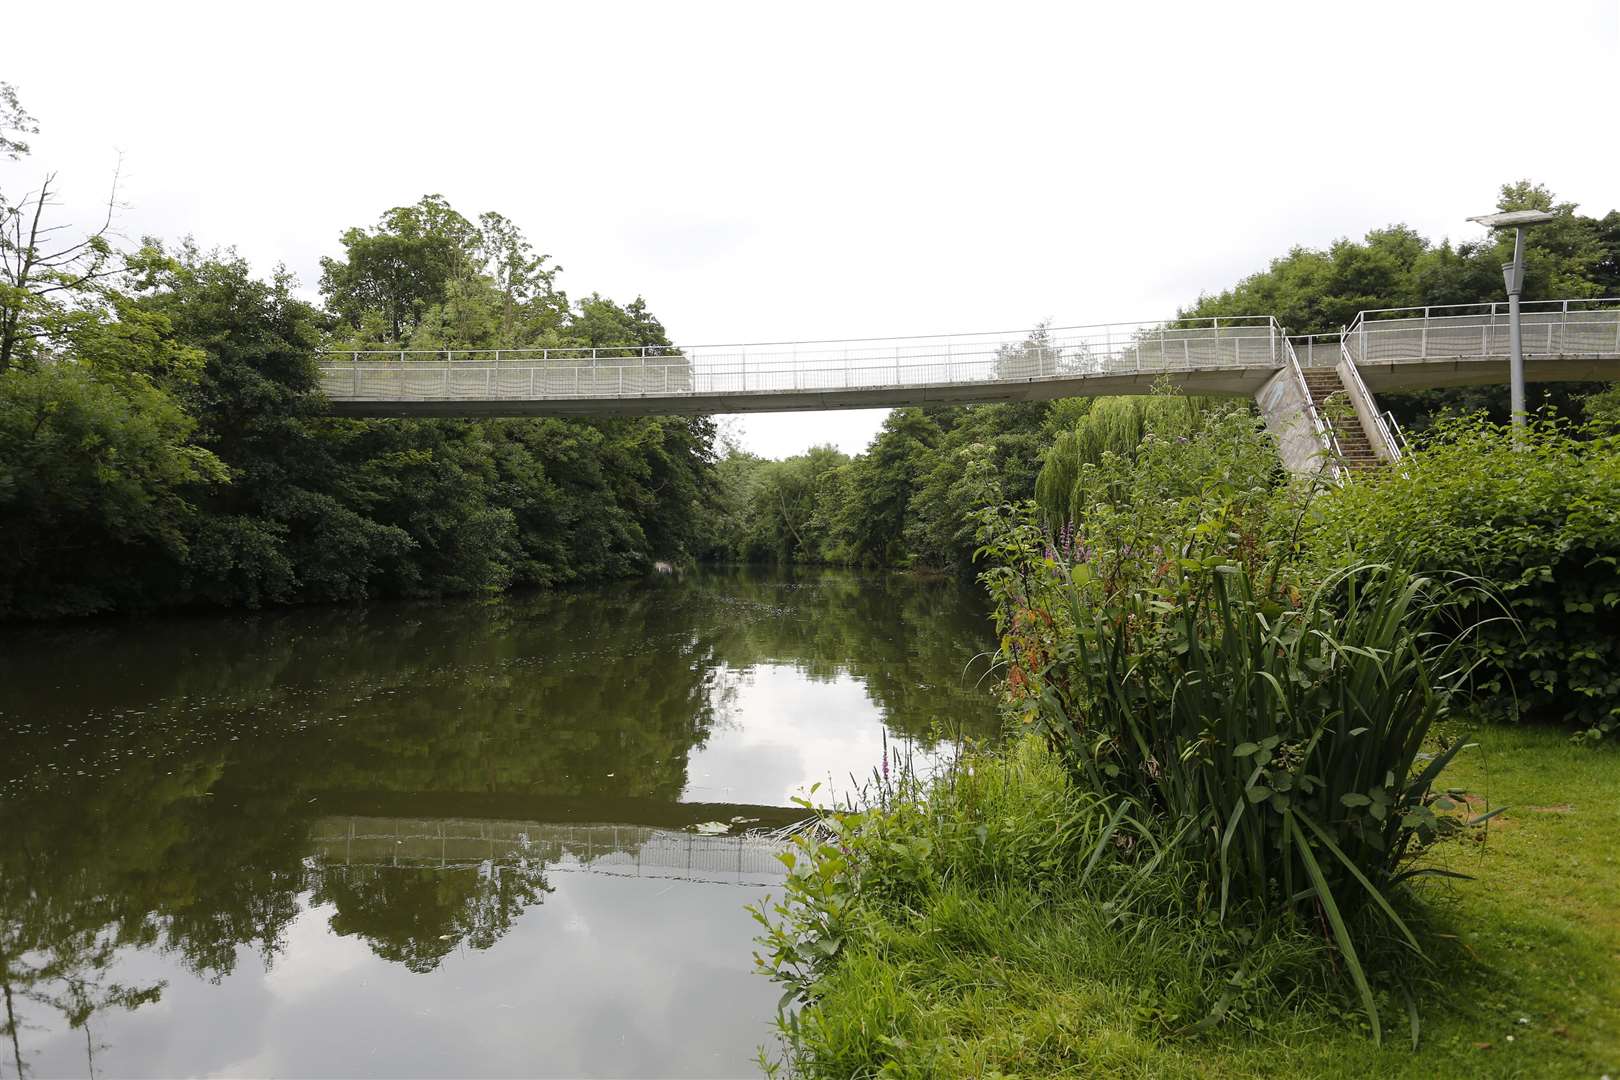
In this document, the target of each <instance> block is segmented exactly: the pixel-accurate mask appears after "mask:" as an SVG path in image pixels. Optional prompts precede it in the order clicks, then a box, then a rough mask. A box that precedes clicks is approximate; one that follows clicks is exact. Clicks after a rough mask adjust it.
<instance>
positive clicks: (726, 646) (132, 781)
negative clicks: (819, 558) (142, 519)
mask: <svg viewBox="0 0 1620 1080" xmlns="http://www.w3.org/2000/svg"><path fill="white" fill-rule="evenodd" d="M991 644H992V641H991V633H990V630H989V626H988V623H987V622H986V620H985V611H984V608H983V605H982V602H981V601H980V599H979V597H978V595H977V593H976V591H975V590H973V589H972V588H971V587H969V586H966V585H962V584H959V583H954V582H944V581H927V580H919V579H916V578H911V577H900V576H892V577H882V576H861V575H856V574H850V573H831V572H829V573H801V574H782V573H767V572H761V571H751V570H731V569H714V570H705V571H701V572H699V573H696V574H691V575H687V576H686V577H684V578H682V579H679V580H676V579H668V578H661V579H657V580H653V581H648V582H639V583H634V584H627V585H620V586H611V587H599V588H591V589H579V590H570V591H562V592H554V593H540V594H525V595H515V596H510V597H505V598H501V599H498V600H488V601H481V600H474V601H450V602H432V603H426V602H424V603H391V604H377V605H371V606H368V607H365V608H322V609H303V610H295V611H284V612H274V613H235V614H229V615H220V614H208V615H187V616H174V617H161V618H159V617H152V618H142V619H131V620H105V621H96V622H89V623H82V624H73V625H64V626H50V627H12V628H7V629H4V630H3V631H0V977H3V986H0V991H3V992H4V993H3V998H4V1000H3V1002H0V1007H3V1008H4V1009H5V1010H6V1011H5V1012H4V1013H0V1024H3V1025H4V1027H3V1028H0V1032H3V1034H4V1036H5V1038H4V1040H3V1046H0V1078H4V1077H12V1076H15V1075H17V1074H18V1072H22V1073H23V1074H24V1075H26V1076H39V1077H46V1076H82V1075H86V1074H89V1073H92V1072H93V1073H95V1074H96V1075H107V1076H130V1077H141V1076H185V1075H221V1076H234V1075H255V1076H257V1075H278V1076H332V1075H344V1076H497V1075H521V1076H576V1075H583V1076H747V1075H754V1074H756V1069H755V1066H754V1064H753V1062H754V1060H755V1055H756V1049H757V1048H758V1047H760V1046H761V1045H764V1044H768V1043H770V1042H771V1040H772V1031H771V1021H772V1019H773V1017H774V1014H775V1008H776V1002H777V999H778V997H779V989H778V988H777V987H775V986H773V985H772V984H771V983H770V982H769V981H768V980H767V979H766V978H764V977H763V976H761V975H759V974H756V973H755V972H754V971H753V970H752V967H753V964H752V957H751V951H752V948H753V945H752V938H753V935H754V933H755V931H756V930H757V929H758V928H757V926H756V925H755V924H754V922H753V921H752V919H751V917H750V916H749V914H748V913H747V911H746V910H745V907H744V905H745V904H748V903H751V902H757V901H758V900H759V899H760V898H761V897H763V896H765V895H767V894H769V893H772V892H773V891H779V886H780V880H781V874H782V867H781V864H780V863H779V862H778V861H777V860H776V859H775V857H774V851H775V848H774V846H773V845H772V844H771V843H770V842H768V841H765V840H762V839H760V838H759V831H760V830H765V829H769V828H771V827H775V826H780V825H783V824H786V823H788V822H791V821H793V820H794V819H795V818H797V817H801V816H802V811H798V810H796V809H795V808H794V805H793V799H794V797H795V796H797V795H802V794H804V793H805V792H806V791H807V789H808V788H809V786H810V785H812V784H816V783H820V784H821V785H822V788H821V790H820V791H818V793H817V796H816V797H817V799H818V800H820V799H825V798H826V797H827V796H828V794H829V793H832V794H834V795H841V794H847V793H848V792H850V791H851V790H852V788H854V787H856V786H858V785H859V784H860V783H862V782H863V781H864V780H866V779H869V778H870V777H871V776H872V774H873V771H874V770H881V769H882V768H883V765H884V760H885V755H886V754H887V755H889V760H890V767H891V769H892V768H894V767H896V766H895V765H894V761H895V757H896V756H902V755H905V754H911V755H913V756H914V758H915V760H916V761H918V762H920V763H921V764H923V765H924V766H926V765H927V764H928V763H930V762H932V761H935V760H937V759H938V758H939V757H940V756H942V755H944V754H947V753H949V747H950V745H951V743H952V740H953V739H955V738H957V737H959V736H968V737H974V738H989V737H992V736H993V734H994V731H995V718H994V710H993V707H992V702H991V700H990V696H989V692H988V689H987V687H988V684H989V680H988V679H984V680H981V676H982V675H983V672H984V669H985V663H984V661H983V659H982V658H981V659H980V660H978V661H977V662H974V657H975V655H976V654H980V653H982V652H983V650H985V649H987V648H989V647H990V646H991ZM715 823H719V825H717V824H715ZM720 825H724V826H726V832H724V833H723V834H721V833H719V826H720ZM699 826H701V827H702V828H701V829H698V828H697V827H699ZM773 886H776V887H777V888H776V889H775V890H773Z"/></svg>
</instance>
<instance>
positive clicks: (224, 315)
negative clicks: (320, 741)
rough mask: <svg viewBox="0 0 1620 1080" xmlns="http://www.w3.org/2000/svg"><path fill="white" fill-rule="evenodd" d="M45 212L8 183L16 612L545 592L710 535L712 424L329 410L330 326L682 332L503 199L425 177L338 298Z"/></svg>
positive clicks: (341, 332) (530, 336)
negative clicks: (613, 292) (574, 271)
mask: <svg viewBox="0 0 1620 1080" xmlns="http://www.w3.org/2000/svg"><path fill="white" fill-rule="evenodd" d="M21 149H26V148H25V147H23V148H21ZM21 149H19V151H18V153H20V152H21ZM49 210H50V203H49V183H48V182H47V185H46V187H45V188H44V189H43V190H40V191H37V192H35V193H31V194H29V195H27V196H25V197H24V198H22V199H21V200H20V201H17V202H15V203H13V202H11V201H8V200H6V199H5V198H4V197H3V196H0V224H3V225H4V226H5V227H4V228H3V229H0V249H3V250H0V256H3V258H0V266H3V267H4V269H5V280H4V281H3V282H0V285H3V286H4V287H3V288H0V347H3V349H0V353H3V355H0V534H3V535H5V537H6V538H7V546H8V548H9V549H10V552H11V556H12V557H10V558H8V559H6V560H5V561H4V562H3V563H0V617H6V616H11V617H17V616H22V617H30V616H52V615H69V614H81V613H85V612H94V611H104V610H111V609H129V608H140V607H151V606H160V605H177V604H216V605H250V606H257V605H262V604H282V603H296V602H305V601H331V600H358V599H364V598H366V597H372V596H389V595H399V596H416V595H426V594H437V593H452V592H476V591H482V590H488V589H499V588H505V587H508V586H512V585H525V584H533V585H553V584H559V583H564V582H571V581H581V580H591V579H600V578H609V577H620V576H624V575H627V574H633V573H637V572H640V571H642V570H643V569H644V568H646V567H647V566H648V565H649V563H650V562H651V561H652V560H653V559H665V560H668V561H671V562H681V561H687V560H690V559H691V558H693V557H695V556H696V555H697V554H699V553H701V552H703V551H706V550H709V549H711V548H712V547H713V540H712V538H711V534H712V525H711V523H710V519H711V518H712V514H711V513H710V506H711V503H712V500H713V495H714V490H715V489H714V483H713V479H712V466H713V439H714V428H713V425H712V423H710V422H709V421H708V420H706V419H670V418H650V419H626V420H600V421H577V420H550V419H548V420H488V421H471V420H466V421H462V420H422V421H345V420H336V419H332V418H329V417H325V416H323V415H322V414H323V412H324V409H323V407H322V403H321V399H320V396H319V394H318V392H317V388H316V385H315V364H314V356H315V350H316V349H317V348H318V347H320V346H321V345H323V344H341V345H342V346H344V347H347V348H365V347H374V346H385V347H436V346H439V345H443V344H456V345H462V346H499V345H507V346H510V345H519V344H521V345H533V344H539V345H579V346H599V347H606V348H612V347H630V346H644V345H658V344H667V343H668V341H667V338H666V337H665V335H664V331H663V328H662V326H660V325H659V323H658V321H657V320H656V319H655V318H654V317H653V316H652V315H651V313H650V312H649V311H648V310H647V307H646V305H645V304H644V303H643V302H642V301H641V300H639V299H638V300H636V301H634V302H632V303H630V304H628V305H623V306H621V305H619V304H616V303H614V302H613V301H611V300H607V299H604V298H602V297H600V296H596V295H592V296H590V297H587V298H586V299H585V300H583V301H581V302H578V303H571V302H570V301H569V300H568V298H567V297H566V296H565V295H564V294H563V293H561V292H560V291H558V290H557V288H556V285H555V279H556V273H557V272H556V270H555V269H554V268H552V267H550V266H549V265H548V260H547V259H546V257H544V256H537V255H535V254H534V253H533V251H532V249H531V247H530V245H529V243H528V241H527V240H525V238H524V237H523V235H522V233H521V232H520V231H519V230H518V229H517V228H516V226H514V225H513V224H512V223H511V222H510V221H508V220H507V219H505V218H503V217H501V216H500V215H498V214H484V215H482V216H481V217H480V218H479V220H478V223H477V224H474V223H472V222H471V221H469V220H468V219H467V218H465V217H463V216H462V215H460V214H459V213H457V212H456V211H455V210H454V209H453V208H451V207H450V206H449V205H448V204H447V203H446V202H445V201H444V200H443V199H442V198H440V197H438V196H428V197H427V198H424V199H423V200H421V201H420V202H419V203H417V204H415V205H413V206H406V207H396V208H394V209H393V210H390V211H388V212H387V213H386V214H384V215H383V217H382V219H381V221H379V223H378V224H377V225H376V226H375V227H374V228H372V229H351V230H349V231H348V232H347V233H345V234H344V236H343V256H342V257H341V258H329V259H326V260H323V274H322V280H321V288H322V292H323V294H324V297H325V300H326V309H325V310H322V309H320V308H317V307H315V306H313V305H311V304H309V303H307V302H305V301H303V300H301V299H299V298H298V296H297V295H296V290H295V283H294V282H293V281H292V280H291V279H290V277H289V276H288V275H286V274H284V273H278V274H277V275H275V276H274V277H273V278H272V279H271V280H268V281H265V280H261V279H258V278H256V277H255V276H254V275H253V274H252V273H251V272H250V270H249V268H248V266H247V265H246V263H245V262H244V261H243V260H242V259H240V258H239V257H237V256H236V255H234V254H233V253H229V252H226V253H213V254H205V253H202V252H199V251H197V250H196V249H195V248H193V247H191V246H190V245H189V244H188V245H184V246H182V247H180V248H179V249H178V250H175V251H173V252H170V251H165V250H164V249H163V248H162V247H161V246H160V245H159V244H157V243H156V242H155V241H148V242H147V243H146V244H145V245H143V246H142V247H141V248H140V249H139V250H138V251H134V252H121V251H118V250H116V249H115V248H114V247H113V246H112V244H111V242H110V240H109V239H108V236H109V234H108V232H107V229H106V228H105V227H104V228H103V229H102V230H101V231H98V232H95V233H92V234H90V235H88V236H86V237H85V238H84V239H83V240H82V241H80V242H79V243H77V244H69V245H67V246H65V247H58V246H57V245H58V241H56V240H54V239H52V237H51V232H50V229H51V225H50V224H49ZM40 221H43V222H45V224H43V225H41V224H38V222H40Z"/></svg>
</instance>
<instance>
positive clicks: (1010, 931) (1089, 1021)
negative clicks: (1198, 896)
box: [766, 728, 1620, 1080]
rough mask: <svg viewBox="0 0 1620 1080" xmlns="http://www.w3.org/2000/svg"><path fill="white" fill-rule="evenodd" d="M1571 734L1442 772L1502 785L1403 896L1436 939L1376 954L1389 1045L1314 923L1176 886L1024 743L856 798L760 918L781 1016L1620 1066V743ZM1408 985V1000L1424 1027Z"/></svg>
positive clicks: (1557, 1066) (994, 1053) (893, 1038)
mask: <svg viewBox="0 0 1620 1080" xmlns="http://www.w3.org/2000/svg"><path fill="white" fill-rule="evenodd" d="M1566 740H1567V736H1566V735H1563V734H1560V733H1556V732H1545V731H1536V730H1527V729H1516V728H1492V729H1487V730H1485V731H1484V732H1483V733H1481V734H1480V735H1479V736H1478V737H1477V738H1476V740H1475V741H1477V742H1478V743H1479V747H1478V749H1476V750H1470V751H1468V752H1466V753H1464V754H1463V755H1461V756H1460V757H1459V758H1458V759H1457V761H1456V762H1455V764H1454V765H1453V767H1452V769H1451V770H1450V771H1449V772H1448V773H1447V781H1446V784H1447V786H1449V787H1453V788H1464V789H1466V790H1467V791H1468V792H1469V793H1470V794H1471V795H1473V796H1477V797H1480V798H1488V799H1489V800H1490V804H1491V805H1492V806H1497V805H1506V806H1508V807H1509V809H1508V810H1507V811H1506V812H1505V813H1503V814H1501V815H1500V816H1498V817H1496V818H1495V819H1493V820H1492V821H1490V822H1489V823H1488V825H1487V826H1485V827H1484V828H1483V830H1482V832H1476V834H1475V835H1473V836H1472V837H1470V838H1467V839H1459V840H1452V841H1448V842H1445V843H1444V844H1442V845H1441V846H1440V847H1439V848H1437V849H1436V850H1435V852H1434V853H1432V854H1431V855H1430V856H1429V858H1430V860H1431V862H1432V863H1434V864H1436V865H1443V866H1446V867H1449V868H1450V869H1453V870H1456V871H1460V872H1463V873H1467V874H1470V875H1472V876H1473V877H1474V879H1475V880H1473V881H1466V882H1451V881H1440V880H1439V879H1429V883H1428V884H1423V885H1421V886H1416V887H1414V889H1413V890H1412V892H1413V895H1412V896H1410V897H1409V898H1407V900H1406V903H1405V905H1404V906H1405V909H1406V911H1407V913H1408V916H1409V920H1410V921H1412V922H1413V924H1414V927H1416V928H1420V936H1421V938H1422V940H1423V942H1424V946H1425V949H1426V951H1427V952H1428V954H1429V957H1430V960H1431V961H1432V963H1429V964H1425V963H1420V962H1417V961H1415V960H1403V959H1401V958H1399V957H1398V956H1397V957H1394V958H1391V957H1385V958H1382V962H1381V963H1380V964H1379V965H1378V966H1379V967H1381V968H1382V969H1383V970H1385V971H1394V972H1396V973H1397V976H1396V977H1394V978H1391V979H1388V980H1386V981H1385V982H1384V983H1383V984H1381V985H1380V988H1379V996H1380V1008H1381V1010H1382V1011H1383V1012H1384V1013H1385V1016H1386V1023H1385V1027H1386V1031H1387V1032H1388V1035H1387V1037H1386V1039H1385V1043H1384V1045H1383V1046H1381V1047H1380V1046H1376V1045H1374V1043H1373V1042H1372V1041H1371V1040H1370V1039H1369V1038H1368V1036H1367V1029H1366V1026H1365V1021H1364V1019H1363V1018H1362V1017H1361V1015H1360V1013H1359V1010H1358V1008H1357V1004H1356V1001H1355V999H1354V995H1353V994H1352V993H1351V992H1350V991H1349V989H1348V987H1347V986H1346V984H1345V982H1344V980H1343V977H1342V973H1339V972H1336V971H1335V970H1334V957H1333V954H1332V950H1331V949H1329V948H1327V947H1326V945H1325V943H1324V942H1323V940H1322V937H1321V935H1320V933H1316V932H1313V931H1312V930H1311V928H1308V927H1307V928H1302V929H1293V930H1290V929H1288V928H1287V927H1284V926H1277V927H1273V928H1270V929H1268V930H1265V931H1263V932H1260V933H1257V934H1254V935H1250V934H1249V933H1247V932H1245V931H1241V930H1233V929H1228V928H1223V927H1222V926H1220V925H1217V924H1216V922H1215V920H1214V919H1213V917H1212V916H1211V915H1209V914H1208V913H1207V912H1200V911H1199V909H1198V908H1199V905H1198V904H1197V903H1196V902H1194V901H1193V900H1191V899H1190V898H1189V896H1188V885H1189V883H1190V882H1191V881H1192V880H1193V879H1194V878H1195V876H1196V875H1195V874H1192V873H1187V874H1183V873H1181V868H1178V867H1177V866H1176V865H1174V863H1173V861H1170V860H1164V861H1159V862H1155V861H1154V860H1153V859H1152V857H1151V855H1150V853H1149V852H1147V851H1146V850H1145V849H1139V850H1136V851H1130V850H1128V849H1129V847H1130V845H1131V844H1132V843H1134V842H1136V841H1133V840H1127V839H1123V838H1124V837H1127V836H1129V835H1130V834H1129V832H1128V830H1123V829H1122V830H1119V831H1117V832H1116V833H1114V834H1109V835H1108V836H1103V835H1102V830H1103V829H1105V828H1106V826H1107V820H1106V815H1103V814H1099V813H1098V812H1097V809H1098V808H1097V807H1096V805H1095V804H1094V803H1093V802H1092V801H1091V800H1090V799H1089V797H1088V796H1086V795H1085V794H1084V793H1083V792H1079V791H1076V790H1075V789H1074V787H1073V786H1072V784H1071V782H1070V781H1069V780H1068V779H1067V776H1066V774H1065V771H1064V770H1063V769H1062V768H1061V767H1060V766H1059V765H1058V763H1057V762H1056V761H1055V760H1054V759H1053V758H1051V757H1050V756H1049V755H1048V754H1047V753H1046V752H1045V751H1044V749H1042V748H1041V747H1040V746H1039V745H1038V744H1037V743H1035V742H1033V741H1030V742H1026V743H1023V744H1020V745H1019V746H1017V747H1016V748H1015V749H1014V750H1013V751H1012V752H1010V753H1008V754H1007V755H1005V756H1002V757H999V758H985V759H982V760H979V761H977V762H976V763H975V765H974V767H973V768H972V769H971V770H969V771H965V772H963V773H961V774H959V775H957V776H956V777H954V778H952V779H951V781H950V782H949V783H943V784H940V785H937V786H936V787H935V789H934V790H933V791H932V792H931V793H928V794H926V795H924V794H922V793H920V792H917V793H913V794H911V795H910V796H907V795H906V794H905V793H902V794H901V795H900V796H899V797H897V798H895V799H892V800H890V801H889V804H888V805H887V807H885V808H883V809H880V810H877V811H872V812H869V813H868V814H866V815H864V816H862V817H860V818H858V819H856V820H854V821H851V822H850V823H849V824H848V826H847V828H848V829H849V833H848V835H846V836H844V837H842V838H840V840H839V841H838V842H835V843H832V844H829V845H825V846H823V847H821V848H820V849H819V851H817V852H816V853H815V855H816V857H815V859H814V864H815V870H814V871H813V872H812V873H809V874H800V875H797V877H796V879H795V880H796V881H798V882H800V883H801V884H800V885H799V888H798V893H797V895H796V896H795V897H794V900H793V902H792V903H790V904H788V905H786V907H785V908H784V909H782V910H780V911H778V912H777V913H776V915H775V917H774V918H773V920H772V923H773V925H775V926H776V927H777V928H778V932H777V933H775V934H773V935H771V936H770V937H768V938H767V941H766V944H767V946H768V948H767V950H766V955H767V960H768V962H771V963H773V964H774V966H775V968H776V969H777V971H778V972H779V974H782V975H784V976H786V977H788V978H789V979H796V980H798V983H799V985H800V986H801V987H802V988H805V989H807V990H808V995H809V998H810V999H811V1000H810V1003H809V1004H806V1005H805V1006H803V1007H802V1008H801V1009H799V1010H798V1011H797V1013H796V1014H795V1015H794V1019H793V1028H792V1032H791V1036H790V1039H791V1041H792V1042H793V1044H794V1047H795V1051H794V1058H795V1060H794V1065H795V1066H796V1067H797V1068H798V1069H799V1070H800V1071H801V1072H803V1073H804V1074H805V1075H810V1076H871V1075H896V1076H935V1075H938V1076H947V1075H950V1076H995V1075H1020V1076H1055V1075H1076V1076H1078V1075H1119V1076H1143V1077H1147V1076H1153V1077H1159V1076H1215V1077H1224V1076H1232V1077H1236V1076H1370V1075H1379V1076H1412V1077H1417V1076H1432V1075H1438V1074H1440V1073H1442V1072H1447V1073H1452V1074H1458V1075H1467V1076H1569V1077H1592V1078H1594V1080H1595V1078H1597V1077H1599V1076H1601V1075H1603V1074H1605V1073H1608V1074H1610V1075H1620V915H1617V913H1616V908H1615V905H1614V902H1613V901H1614V897H1615V896H1616V895H1617V894H1620V754H1616V753H1614V752H1612V751H1609V750H1591V749H1580V748H1574V747H1571V746H1569V745H1568V743H1567V741H1566ZM1099 839H1101V840H1103V841H1104V842H1103V843H1101V844H1099V843H1098V841H1099ZM1141 842H1142V843H1149V842H1150V841H1149V840H1148V839H1147V838H1146V837H1145V836H1144V837H1143V838H1142V840H1141ZM1099 851H1100V852H1101V854H1100V855H1099V857H1098V858H1096V859H1092V858H1090V857H1089V853H1096V852H1099ZM1088 868H1089V870H1088ZM1144 871H1146V872H1145V873H1144ZM784 919H787V920H788V921H787V922H784ZM1390 948H1391V949H1392V950H1396V949H1397V947H1396V946H1394V945H1391V946H1390ZM1397 951H1398V950H1397ZM1403 988H1404V991H1410V992H1411V993H1412V997H1413V1004H1414V1005H1415V1007H1416V1010H1417V1012H1418V1015H1419V1016H1420V1018H1421V1035H1420V1039H1419V1046H1418V1049H1417V1050H1416V1051H1414V1050H1413V1049H1412V1047H1411V1041H1410V1031H1409V1029H1408V1026H1407V1023H1406V1019H1405V1017H1406V1015H1407V1012H1406V1003H1405V999H1404V991H1403Z"/></svg>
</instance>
